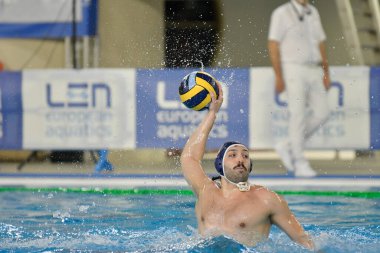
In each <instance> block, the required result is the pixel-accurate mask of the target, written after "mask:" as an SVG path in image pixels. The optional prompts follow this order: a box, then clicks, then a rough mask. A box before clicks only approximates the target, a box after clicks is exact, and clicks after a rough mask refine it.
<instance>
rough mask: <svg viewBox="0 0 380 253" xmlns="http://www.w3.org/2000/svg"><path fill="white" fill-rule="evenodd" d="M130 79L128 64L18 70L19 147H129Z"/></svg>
mask: <svg viewBox="0 0 380 253" xmlns="http://www.w3.org/2000/svg"><path fill="white" fill-rule="evenodd" d="M135 79H136V71H135V70H134V69H122V70H121V69H85V70H29V71H24V72H23V77H22V97H23V111H24V113H23V134H24V136H23V143H24V148H25V149H105V148H135V142H136V129H135V126H136V115H135V114H136V101H135V97H136V96H135V95H136V84H135V83H136V82H135Z"/></svg>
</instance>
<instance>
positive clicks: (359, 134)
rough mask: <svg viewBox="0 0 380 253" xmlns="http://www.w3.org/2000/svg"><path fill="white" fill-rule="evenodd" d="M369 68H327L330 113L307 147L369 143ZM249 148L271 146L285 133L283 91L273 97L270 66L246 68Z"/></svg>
mask: <svg viewBox="0 0 380 253" xmlns="http://www.w3.org/2000/svg"><path fill="white" fill-rule="evenodd" d="M369 70H370V68H369V67H331V68H330V72H331V74H330V75H331V80H332V84H331V88H330V90H329V92H328V98H329V106H330V109H331V115H330V118H329V120H328V121H327V122H326V124H325V125H324V126H323V127H322V128H320V130H318V131H317V132H316V133H315V134H314V136H312V137H311V138H310V140H308V142H307V147H309V148H317V149H318V148H332V149H335V148H337V149H355V148H356V149H360V148H363V149H365V148H368V147H369V142H370V114H369V113H368V112H369ZM250 83H251V90H252V93H251V99H250V112H251V117H250V132H251V135H250V136H251V139H250V143H251V148H257V149H267V148H273V146H274V143H275V142H276V141H279V140H281V139H283V138H286V137H287V136H288V119H289V114H288V111H287V103H286V101H287V98H286V92H285V93H284V94H281V95H280V96H276V95H275V92H274V74H273V70H272V69H271V68H252V69H251V71H250Z"/></svg>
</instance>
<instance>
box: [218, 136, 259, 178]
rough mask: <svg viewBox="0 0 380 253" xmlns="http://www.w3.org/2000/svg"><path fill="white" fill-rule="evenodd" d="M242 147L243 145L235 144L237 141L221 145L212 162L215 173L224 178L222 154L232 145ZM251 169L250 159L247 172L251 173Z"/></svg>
mask: <svg viewBox="0 0 380 253" xmlns="http://www.w3.org/2000/svg"><path fill="white" fill-rule="evenodd" d="M236 144H237V145H242V146H244V145H243V144H241V143H240V142H237V141H228V142H226V143H224V144H223V145H222V147H221V148H220V150H219V152H218V154H217V155H216V158H215V161H214V166H215V169H216V171H217V172H218V173H219V174H220V175H222V176H224V171H223V157H224V154H225V153H226V151H227V149H228V148H229V147H230V146H232V145H236ZM252 168H253V163H252V159H250V166H249V172H251V171H252Z"/></svg>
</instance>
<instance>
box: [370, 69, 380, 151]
mask: <svg viewBox="0 0 380 253" xmlns="http://www.w3.org/2000/svg"><path fill="white" fill-rule="evenodd" d="M369 100H370V102H369V103H370V121H371V144H370V148H371V149H380V67H371V73H370V87H369Z"/></svg>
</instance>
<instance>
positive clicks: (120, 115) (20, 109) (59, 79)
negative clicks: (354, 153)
mask: <svg viewBox="0 0 380 253" xmlns="http://www.w3.org/2000/svg"><path fill="white" fill-rule="evenodd" d="M195 70H196V69H83V70H71V69H59V70H58V69H57V70H27V71H23V72H2V73H0V149H15V150H18V149H30V150H44V149H46V150H57V149H60V150H61V149H67V150H86V149H89V150H91V149H135V148H179V149H180V148H182V147H183V146H184V145H185V142H186V141H187V139H188V137H189V135H190V134H191V133H192V132H193V131H194V130H195V128H196V127H197V126H198V125H199V123H200V122H201V120H202V119H203V117H204V115H205V113H207V111H193V110H191V109H189V108H186V107H185V106H184V105H183V104H182V103H181V101H180V98H179V94H178V88H179V85H180V83H181V81H182V79H183V78H184V77H185V76H186V75H187V74H189V73H191V72H192V71H195ZM197 70H199V69H197ZM205 71H206V72H208V73H210V74H211V75H213V76H214V77H215V78H216V79H217V80H219V81H220V82H221V83H222V87H223V92H224V102H223V105H222V107H221V109H220V111H219V113H218V115H217V119H216V123H215V125H214V127H213V128H212V130H211V132H210V136H209V140H208V142H207V149H208V150H217V149H219V147H220V145H221V144H222V143H224V142H226V141H231V140H235V141H239V142H242V143H245V144H246V145H247V146H248V147H249V148H251V149H272V148H273V146H274V144H275V143H276V141H279V140H281V139H283V138H286V137H287V136H288V119H289V114H288V110H287V98H286V93H284V94H281V95H280V96H277V95H275V92H274V75H273V70H272V68H269V67H259V68H246V69H244V68H243V69H205ZM330 72H331V79H332V86H331V88H330V90H329V92H328V99H329V100H328V102H329V106H330V109H331V115H330V118H329V120H328V121H327V123H326V124H325V125H323V127H322V128H321V129H320V130H318V131H317V132H316V133H315V135H314V136H313V137H312V138H310V140H308V142H307V148H313V149H379V148H380V123H379V122H380V102H379V101H380V95H379V94H380V82H379V80H380V68H376V67H372V68H370V67H360V66H357V67H331V69H330Z"/></svg>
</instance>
